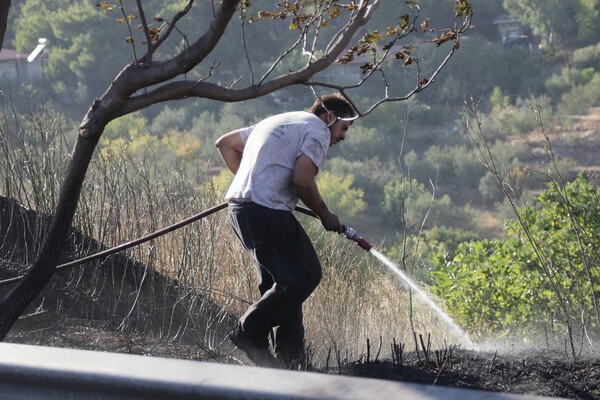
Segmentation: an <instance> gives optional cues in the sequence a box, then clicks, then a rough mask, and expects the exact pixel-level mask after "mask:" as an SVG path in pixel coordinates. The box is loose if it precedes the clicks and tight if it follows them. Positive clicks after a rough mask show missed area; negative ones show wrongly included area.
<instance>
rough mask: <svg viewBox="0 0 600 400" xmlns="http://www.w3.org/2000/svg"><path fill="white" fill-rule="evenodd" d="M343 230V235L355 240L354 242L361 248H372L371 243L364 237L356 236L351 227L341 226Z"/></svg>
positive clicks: (367, 249)
mask: <svg viewBox="0 0 600 400" xmlns="http://www.w3.org/2000/svg"><path fill="white" fill-rule="evenodd" d="M343 231H344V236H345V237H346V239H349V240H352V241H354V242H356V244H357V245H358V246H359V247H360V248H361V249H364V250H366V251H369V250H371V248H373V246H372V245H371V243H369V242H367V241H366V240H365V239H364V238H362V237H360V236H358V234H357V233H356V231H355V230H354V229H352V228H350V227H348V226H343Z"/></svg>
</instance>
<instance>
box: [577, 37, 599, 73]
mask: <svg viewBox="0 0 600 400" xmlns="http://www.w3.org/2000/svg"><path fill="white" fill-rule="evenodd" d="M573 63H575V66H576V67H577V68H596V67H597V66H598V65H600V43H596V44H593V45H590V46H586V47H582V48H580V49H576V50H575V51H574V52H573Z"/></svg>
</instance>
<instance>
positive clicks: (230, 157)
mask: <svg viewBox="0 0 600 400" xmlns="http://www.w3.org/2000/svg"><path fill="white" fill-rule="evenodd" d="M215 145H216V146H217V149H218V150H219V153H220V154H221V158H223V161H224V162H225V165H226V166H227V168H229V170H230V171H231V172H233V173H234V174H235V173H237V171H238V169H239V168H240V163H241V161H242V154H243V153H244V143H243V142H242V137H241V136H240V132H239V130H235V131H231V132H229V133H226V134H224V135H223V136H221V137H220V138H218V139H217V141H216V143H215Z"/></svg>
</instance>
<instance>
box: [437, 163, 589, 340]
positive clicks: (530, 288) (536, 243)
mask: <svg viewBox="0 0 600 400" xmlns="http://www.w3.org/2000/svg"><path fill="white" fill-rule="evenodd" d="M559 182H560V181H556V182H551V183H549V185H548V187H547V189H546V190H545V191H543V192H542V193H541V194H540V195H539V196H538V197H537V198H536V199H535V202H536V203H537V204H536V205H535V207H534V206H531V207H524V208H521V209H520V210H519V219H518V220H517V219H513V220H511V221H507V223H506V227H507V228H506V232H507V234H508V235H509V237H507V238H505V239H499V240H483V241H470V242H465V243H462V244H460V245H459V246H458V249H457V251H456V255H455V256H454V257H453V258H450V257H448V255H445V254H442V253H438V254H436V255H435V256H434V258H433V264H434V267H435V273H434V274H433V277H434V285H433V291H434V292H435V293H436V294H438V295H440V296H443V297H444V298H446V299H447V305H448V307H449V309H450V310H451V311H452V312H453V315H457V316H458V319H459V320H460V321H461V322H462V323H464V324H466V325H467V326H468V327H469V330H470V331H474V332H478V333H491V332H505V333H506V332H509V331H512V333H514V334H518V333H519V332H525V331H527V330H528V329H535V328H537V327H538V324H542V325H545V326H546V327H548V328H549V329H552V327H555V328H556V327H559V326H561V325H562V326H563V327H564V326H571V327H573V324H574V323H575V322H574V321H582V324H583V325H584V326H583V327H580V328H581V329H587V331H588V333H591V332H594V333H595V334H598V333H600V326H599V324H598V320H597V319H596V317H595V315H597V312H598V305H597V304H596V303H595V301H593V299H594V298H597V296H598V295H599V294H600V258H599V256H598V254H599V252H598V249H599V248H600V241H599V239H598V235H596V234H595V232H598V230H599V229H600V212H599V211H598V202H599V201H600V189H599V188H598V187H597V186H596V185H594V183H593V182H591V181H590V180H589V178H588V177H587V176H586V175H585V174H580V175H579V176H578V177H577V179H575V180H574V181H573V182H571V183H568V184H567V185H566V186H564V187H563V186H561V185H560V184H559Z"/></svg>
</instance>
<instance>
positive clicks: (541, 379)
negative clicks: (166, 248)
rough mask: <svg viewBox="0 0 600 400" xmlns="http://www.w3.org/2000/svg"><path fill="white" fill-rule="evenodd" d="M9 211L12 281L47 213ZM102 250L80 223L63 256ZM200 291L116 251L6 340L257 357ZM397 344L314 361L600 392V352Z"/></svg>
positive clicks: (505, 387) (57, 285) (457, 380)
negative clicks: (379, 351)
mask: <svg viewBox="0 0 600 400" xmlns="http://www.w3.org/2000/svg"><path fill="white" fill-rule="evenodd" d="M0 217H2V218H0V222H5V221H11V223H10V224H8V223H7V224H4V223H2V224H0V228H1V229H0V237H1V238H3V240H2V241H1V243H0V280H3V279H6V278H11V277H14V276H17V275H20V274H22V273H23V272H24V270H25V265H27V264H28V262H27V260H31V259H32V254H30V252H32V251H34V250H35V247H34V246H32V242H33V243H35V242H34V241H33V238H32V237H31V236H30V235H29V234H28V232H30V230H28V229H26V228H27V227H28V226H34V225H35V226H39V225H43V224H44V223H46V222H45V220H44V219H43V218H40V217H38V216H36V215H34V214H32V213H31V212H29V211H27V210H24V209H23V208H21V207H20V206H18V205H17V204H15V203H14V202H12V201H9V200H8V199H5V198H2V197H0ZM25 249H27V250H25ZM99 250H102V246H101V245H100V244H99V243H97V242H95V241H93V240H92V239H90V238H87V237H84V236H83V235H81V234H79V233H77V232H73V234H72V235H71V237H70V240H69V242H68V245H67V247H66V249H65V251H64V257H63V260H61V261H62V262H68V261H70V260H72V259H74V258H78V257H81V254H82V253H85V254H89V253H95V252H97V251H99ZM142 282H143V283H144V284H143V285H142ZM9 290H10V286H9V285H0V296H2V297H3V296H4V295H6V294H7V293H8V291H9ZM191 293H193V292H192V291H191V289H190V288H186V287H183V286H181V285H178V284H177V282H173V281H171V280H168V279H166V278H165V277H163V276H160V275H159V274H152V273H150V272H148V271H147V269H146V267H145V266H144V265H140V264H139V263H136V262H132V261H131V260H127V259H126V258H125V257H122V256H111V257H109V258H107V259H105V260H102V261H98V262H97V263H91V264H90V265H85V266H81V267H77V268H75V269H72V270H61V271H58V272H57V273H56V274H55V275H54V277H53V279H52V282H51V284H49V285H48V286H47V288H46V289H44V291H43V292H42V293H41V294H40V295H39V297H38V298H37V299H36V301H35V302H34V303H33V304H32V306H31V308H30V309H29V310H27V312H26V315H24V316H23V317H22V318H21V319H20V320H19V321H18V322H17V323H16V324H15V326H14V327H13V329H12V330H11V331H10V333H9V335H8V336H7V338H6V341H7V342H12V343H24V344H32V345H40V346H52V347H66V348H74V349H85V350H93V351H106V352H117V353H129V354H139V355H146V356H156V357H167V358H176V359H184V360H195V361H208V362H215V363H224V364H238V365H239V364H245V365H251V363H250V362H249V361H247V360H245V359H244V358H242V357H241V354H240V353H239V352H238V351H237V350H235V349H234V348H233V347H232V346H231V344H230V343H229V342H228V340H227V339H226V338H227V333H228V331H229V327H230V326H232V318H230V317H229V316H227V315H225V314H222V310H220V309H219V308H218V307H217V306H216V305H215V304H212V303H210V302H209V301H205V300H202V298H200V296H199V297H198V298H196V299H195V302H196V303H195V304H196V306H197V307H200V308H202V310H203V311H202V312H203V314H202V315H205V316H217V317H218V318H215V319H213V321H215V320H219V321H221V323H220V325H222V327H216V328H212V329H211V336H210V337H208V338H207V336H206V332H207V330H206V324H204V325H202V321H196V318H195V316H194V315H190V312H189V309H190V308H189V304H187V303H185V302H183V301H178V299H183V298H186V299H187V298H190V297H191ZM165 311H167V312H165ZM206 343H210V345H207V344H206ZM368 353H369V352H367V354H368ZM394 353H395V356H394V357H393V359H392V360H390V359H379V358H378V357H374V358H373V357H364V356H363V357H361V358H360V359H358V360H355V361H349V362H343V363H342V362H331V363H328V364H330V365H325V366H323V365H314V366H311V367H310V368H307V370H310V371H314V372H320V373H328V374H342V375H349V376H360V377H369V378H375V379H386V380H394V381H402V382H412V383H419V384H424V385H437V386H449V387H454V388H469V389H480V390H487V391H497V392H507V393H514V394H529V395H539V396H548V397H561V398H570V399H586V400H587V399H600V359H598V358H592V357H588V358H584V357H579V358H577V359H575V358H573V357H571V356H569V355H568V354H567V352H564V351H563V352H550V351H547V350H544V349H538V350H529V351H526V352H525V351H520V352H514V351H506V352H504V351H502V350H497V351H496V350H493V349H492V350H491V351H473V350H465V349H461V348H458V347H452V346H451V347H449V348H447V349H445V350H443V351H437V352H436V351H427V352H424V351H422V350H421V351H418V349H415V351H413V352H410V351H395V352H394ZM334 364H335V365H334Z"/></svg>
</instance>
